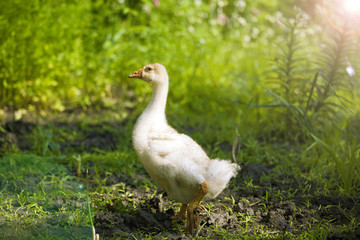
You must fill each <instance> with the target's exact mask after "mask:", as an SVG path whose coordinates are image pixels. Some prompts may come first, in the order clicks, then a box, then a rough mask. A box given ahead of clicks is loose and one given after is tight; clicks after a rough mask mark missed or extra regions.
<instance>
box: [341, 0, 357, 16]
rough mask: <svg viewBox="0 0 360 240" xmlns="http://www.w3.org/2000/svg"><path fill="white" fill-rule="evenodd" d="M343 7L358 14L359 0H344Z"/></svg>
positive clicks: (351, 12)
mask: <svg viewBox="0 0 360 240" xmlns="http://www.w3.org/2000/svg"><path fill="white" fill-rule="evenodd" d="M343 4H344V9H345V10H346V12H348V13H350V14H360V0H345V1H344V2H343Z"/></svg>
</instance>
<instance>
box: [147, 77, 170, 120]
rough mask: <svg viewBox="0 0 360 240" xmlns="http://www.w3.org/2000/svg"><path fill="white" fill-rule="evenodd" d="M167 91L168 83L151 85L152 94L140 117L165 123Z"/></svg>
mask: <svg viewBox="0 0 360 240" xmlns="http://www.w3.org/2000/svg"><path fill="white" fill-rule="evenodd" d="M168 91H169V82H168V81H164V82H162V83H159V84H153V93H152V97H151V100H150V103H149V104H148V106H147V107H146V109H145V111H144V112H143V114H142V115H146V117H147V118H151V119H153V120H157V121H163V120H165V121H166V117H165V107H166V100H167V94H168Z"/></svg>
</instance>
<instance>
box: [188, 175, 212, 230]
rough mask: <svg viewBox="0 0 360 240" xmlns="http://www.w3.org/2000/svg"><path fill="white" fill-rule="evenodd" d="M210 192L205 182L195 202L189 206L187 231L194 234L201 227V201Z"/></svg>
mask: <svg viewBox="0 0 360 240" xmlns="http://www.w3.org/2000/svg"><path fill="white" fill-rule="evenodd" d="M208 190H209V184H208V183H207V182H206V181H205V182H203V183H202V184H201V185H200V190H199V192H198V194H197V195H196V197H195V198H194V200H192V201H191V202H190V203H189V205H188V206H187V209H186V211H187V221H186V227H185V231H187V232H190V233H191V232H192V231H193V230H194V229H196V228H198V227H199V225H200V222H199V210H201V207H199V203H200V201H201V199H203V197H204V196H205V195H206V193H207V192H208Z"/></svg>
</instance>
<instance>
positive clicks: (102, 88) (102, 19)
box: [0, 0, 360, 236]
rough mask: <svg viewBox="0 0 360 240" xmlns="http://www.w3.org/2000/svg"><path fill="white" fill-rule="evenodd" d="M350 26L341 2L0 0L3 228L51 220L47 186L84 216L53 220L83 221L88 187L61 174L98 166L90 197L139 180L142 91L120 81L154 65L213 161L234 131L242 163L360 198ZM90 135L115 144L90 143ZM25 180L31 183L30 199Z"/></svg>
mask: <svg viewBox="0 0 360 240" xmlns="http://www.w3.org/2000/svg"><path fill="white" fill-rule="evenodd" d="M359 22H360V16H359V13H356V12H355V13H347V12H345V10H343V9H342V8H341V3H340V1H329V2H326V3H324V2H322V1H307V0H288V1H280V0H278V1H265V0H260V1H244V0H227V1H225V0H224V1H213V0H203V1H201V0H197V1H190V0H189V1H188V0H183V1H161V0H160V1H156V0H154V1H150V0H137V1H130V0H86V1H72V0H54V1H40V0H32V1H23V0H12V1H1V2H0V120H1V122H2V125H1V127H0V131H1V134H2V135H1V138H2V139H0V141H1V155H2V156H3V157H2V159H1V166H0V169H1V171H0V177H2V180H1V179H0V180H1V181H0V192H2V191H4V192H6V191H7V190H9V189H12V190H11V191H10V190H9V193H8V195H4V196H3V197H0V200H1V201H2V203H3V206H7V207H1V208H0V211H1V213H0V223H1V221H20V220H19V219H22V220H21V221H24V219H25V218H26V217H29V219H30V220H29V221H30V222H31V221H32V220H31V219H32V218H31V217H34V216H43V217H44V216H46V214H47V213H46V211H48V210H46V209H47V207H46V206H47V205H46V204H47V203H46V198H47V197H48V195H46V194H45V192H46V191H45V190H44V189H47V190H49V191H50V192H51V194H52V195H51V196H52V197H51V199H57V198H58V197H59V196H61V194H62V192H64V191H65V192H66V191H68V192H67V195H66V196H67V198H68V200H69V201H68V203H69V206H67V207H64V209H63V210H62V211H63V212H69V211H79V214H77V215H76V217H73V218H69V216H67V215H66V217H64V218H62V219H63V220H61V224H65V225H66V224H67V223H69V224H70V222H71V223H74V222H78V223H80V222H81V223H84V224H85V225H86V224H87V225H89V224H90V222H88V221H89V220H86V219H87V218H86V216H87V212H86V211H83V212H82V211H80V210H77V208H75V207H74V206H75V205H76V204H75V200H73V199H75V198H77V199H82V200H84V199H86V196H85V195H84V192H83V190H84V189H83V186H84V185H81V186H82V190H81V189H80V190H79V189H78V188H77V187H75V188H76V189H77V190H76V191H75V190H74V183H73V182H72V180H69V179H68V178H67V177H66V176H65V175H66V174H69V172H66V171H70V172H72V173H70V175H71V174H72V175H74V174H75V175H76V174H77V175H78V176H82V177H83V180H84V178H85V176H84V169H86V168H90V169H94V168H95V170H93V171H90V177H91V179H92V180H91V181H93V184H94V186H97V187H93V189H92V191H93V192H101V191H105V190H104V189H103V188H101V186H103V185H104V184H105V183H104V182H101V181H102V180H101V179H106V178H104V177H105V176H110V175H111V174H113V173H114V171H120V173H121V174H125V173H126V172H127V173H130V175H132V176H134V175H136V173H135V172H133V171H134V169H136V171H140V170H139V169H141V166H140V165H139V163H138V161H137V160H136V155H135V154H134V152H133V150H132V147H131V142H130V141H131V130H132V127H133V124H134V121H135V120H136V118H137V116H139V114H140V113H141V111H142V110H143V109H144V107H145V105H146V103H147V102H148V101H149V99H150V95H151V88H150V87H149V86H148V85H146V84H145V83H144V82H141V81H136V80H133V79H128V78H127V76H128V75H129V74H130V73H131V72H133V71H134V70H136V69H138V68H140V67H142V66H143V65H145V64H147V63H151V62H160V63H162V64H164V65H165V66H166V68H167V70H168V73H169V75H170V81H171V82H170V93H169V99H168V105H167V116H168V121H169V123H170V124H171V125H173V126H174V127H176V128H177V129H179V130H180V131H182V132H185V133H187V134H189V135H191V136H192V137H193V138H194V139H195V140H196V141H198V142H199V143H200V144H201V145H202V146H203V147H204V148H205V149H206V150H207V152H208V153H209V154H210V155H211V156H212V157H223V158H230V156H231V147H232V145H233V141H234V137H235V136H236V135H238V136H240V143H241V146H240V147H241V151H240V153H239V155H238V161H239V163H240V164H241V165H242V166H244V165H247V164H248V163H261V164H263V165H266V166H272V169H273V170H274V171H275V172H277V173H280V172H281V173H282V174H281V175H282V176H291V178H294V179H295V181H297V182H301V181H303V180H304V179H306V181H308V182H311V183H312V187H313V188H315V189H316V191H318V192H316V191H315V192H316V193H314V192H312V194H315V195H316V194H320V195H321V194H324V195H327V196H342V197H344V196H346V197H350V198H352V197H354V196H358V194H359V191H360V176H359V163H360V162H359V161H360V159H359V154H360V124H359V119H360V116H359V111H360V107H359V104H358V102H359V95H360V88H359V85H360V79H359V74H358V73H359V72H360V54H359V52H360V37H359V36H360V29H359V26H360V24H359ZM24 122H26V123H27V124H25V125H24ZM15 123H22V125H16V124H15ZM30 123H31V124H30ZM24 126H25V127H24ZM23 128H24V129H25V130H24V132H25V133H26V134H25V135H21V134H20V132H21V131H20V130H19V129H23ZM29 129H30V130H29ZM24 132H21V133H24ZM110 132H111V133H112V134H110V136H109V135H108V134H109V133H110ZM14 133H15V134H17V133H19V134H18V135H16V136H15V137H14V135H13V134H14ZM91 133H93V134H95V135H99V136H102V135H101V134H104V136H105V137H106V138H108V137H110V138H113V139H115V140H117V141H118V142H117V143H116V144H114V145H112V146H111V147H110V148H109V149H104V145H106V143H105V144H101V142H100V143H99V141H100V140H98V139H95V140H94V141H97V142H96V143H95V144H94V143H89V144H88V142H87V141H86V139H89V136H91ZM14 138H15V139H14ZM69 143H71V144H70V145H69ZM89 146H91V147H89ZM29 154H30V155H29ZM42 158H44V159H47V160H43V159H42ZM49 159H51V160H49ZM79 159H80V160H79ZM100 159H101V160H100ZM115 160H116V161H115ZM42 161H45V163H44V164H45V165H44V166H47V167H45V170H44V169H43V170H42V171H40V172H38V171H36V170H35V171H34V172H32V175H31V176H27V173H26V171H28V169H29V168H30V169H33V167H34V166H33V165H32V164H33V163H34V162H42ZM27 162H28V163H29V164H30V165H26V163H27ZM101 162H102V163H101ZM79 163H81V164H82V165H80V166H79ZM19 164H20V165H19ZM23 164H25V166H23ZM53 164H57V165H59V166H61V167H63V166H65V167H66V169H68V170H54V169H53V168H54V167H55V166H53ZM99 164H100V165H99ZM57 165H56V166H57ZM15 166H16V168H17V170H15ZM22 167H25V168H24V169H27V170H25V171H22V170H21V169H22ZM19 169H20V170H19ZM119 169H120V170H119ZM9 171H10V172H11V174H10V175H7V174H5V173H7V172H9ZM41 173H51V176H52V180H51V179H50V177H49V176H43V175H42V174H41ZM65 173H66V174H65ZM64 174H65V175H64ZM69 178H70V179H72V178H71V177H69ZM21 179H22V180H21ZM24 179H25V180H24ZM26 179H27V180H28V179H38V180H34V181H35V182H36V184H35V185H36V186H35V187H34V186H33V187H34V189H32V187H30V191H29V192H27V193H26V191H25V192H24V191H22V190H21V189H26V188H29V187H26V186H25V187H24V186H23V187H21V186H22V185H19V182H23V183H24V182H26V181H27V180H26ZM56 181H60V182H62V183H66V184H65V185H59V187H58V188H56V187H55V186H57V185H54V184H55V183H56ZM67 181H70V182H69V183H67ZM74 181H75V180H74ZM144 181H145V180H141V181H140V183H138V184H139V186H140V185H141V186H149V185H150V186H152V187H154V186H153V185H151V182H148V181H145V182H144ZM9 184H10V185H9ZM76 184H77V183H76ZM76 184H75V185H76ZM79 184H84V183H79ZM237 184H242V183H237ZM9 186H11V187H10V188H9ZM19 186H20V187H19ZM46 186H47V187H46ZM76 186H78V185H76ZM79 186H80V185H79ZM303 187H305V186H303ZM35 190H36V191H39V193H38V195H32V194H31V192H32V191H35ZM78 191H80V193H79V192H78ZM124 191H125V190H124ZM41 194H45V195H41ZM77 194H80V195H79V196H78V195H77ZM81 194H82V195H81ZM23 196H26V197H24V200H23V202H21V201H22V200H21V198H22V197H23ZM14 198H15V200H14ZM70 199H72V200H70ZM13 202H17V204H20V205H19V206H21V209H22V211H24V212H25V213H23V212H21V211H20V212H19V213H18V212H17V210H16V209H14V208H13V207H14V206H12V204H13ZM31 203H36V204H35V205H34V204H33V205H31ZM6 204H7V205H6ZM74 204H75V205H74ZM23 209H27V210H23ZM39 209H40V210H39ZM44 209H45V210H44ZM29 212H30V213H31V212H33V213H34V214H35V215H31V214H30V213H29ZM20 213H21V214H20ZM26 214H28V215H26ZM56 214H59V213H56ZM10 216H12V217H10ZM24 216H25V217H24ZM70 216H75V215H70ZM75 218H76V219H75ZM29 225H31V224H30V223H29ZM66 226H67V225H66ZM69 226H70V225H69ZM71 226H72V225H71ZM358 227H359V226H358V225H355V227H354V229H358ZM79 229H80V228H79ZM79 229H77V230H76V231H77V232H79V231H82V230H81V229H80V230H79ZM354 231H355V230H354ZM19 234H22V232H21V231H19ZM47 234H48V235H46V236H51V233H47Z"/></svg>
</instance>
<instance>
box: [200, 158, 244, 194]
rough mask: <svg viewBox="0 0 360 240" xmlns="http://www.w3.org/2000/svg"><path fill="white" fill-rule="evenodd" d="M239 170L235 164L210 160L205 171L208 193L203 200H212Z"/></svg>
mask: <svg viewBox="0 0 360 240" xmlns="http://www.w3.org/2000/svg"><path fill="white" fill-rule="evenodd" d="M239 170H240V166H239V165H237V164H236V163H231V162H229V161H226V160H221V159H212V160H211V161H210V164H209V167H208V170H207V176H206V180H207V182H208V183H209V191H208V193H207V195H206V196H205V199H212V198H215V197H216V196H217V195H219V194H220V193H221V192H222V191H223V190H224V189H225V187H226V185H227V184H228V182H229V181H230V179H231V178H232V177H235V176H236V174H237V172H238V171H239Z"/></svg>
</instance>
